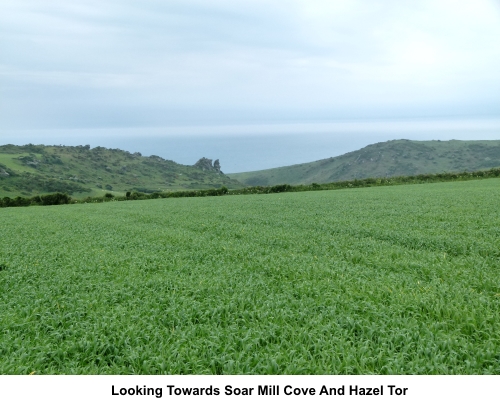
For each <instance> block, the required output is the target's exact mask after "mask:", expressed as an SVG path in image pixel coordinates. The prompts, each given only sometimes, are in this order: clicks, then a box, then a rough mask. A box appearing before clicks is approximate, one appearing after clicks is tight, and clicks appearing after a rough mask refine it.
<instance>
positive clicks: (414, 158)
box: [229, 140, 500, 186]
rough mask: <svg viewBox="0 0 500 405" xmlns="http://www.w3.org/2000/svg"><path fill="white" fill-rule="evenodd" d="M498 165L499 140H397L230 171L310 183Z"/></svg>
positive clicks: (254, 178) (261, 179)
mask: <svg viewBox="0 0 500 405" xmlns="http://www.w3.org/2000/svg"><path fill="white" fill-rule="evenodd" d="M492 167H500V140H498V141H408V140H397V141H389V142H381V143H376V144H373V145H369V146H367V147H365V148H363V149H360V150H357V151H354V152H349V153H346V154H344V155H341V156H338V157H332V158H328V159H323V160H318V161H316V162H311V163H304V164H298V165H293V166H285V167H279V168H276V169H269V170H260V171H254V172H245V173H233V174H229V176H230V177H231V178H232V179H235V180H238V181H240V182H242V183H244V184H246V185H250V186H255V185H261V186H266V185H275V184H284V183H287V184H312V183H330V182H333V181H339V180H353V179H363V178H368V177H391V176H410V175H416V174H427V173H443V172H459V171H474V170H481V169H489V168H492Z"/></svg>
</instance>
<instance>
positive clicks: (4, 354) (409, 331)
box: [0, 179, 500, 374]
mask: <svg viewBox="0 0 500 405" xmlns="http://www.w3.org/2000/svg"><path fill="white" fill-rule="evenodd" d="M499 203H500V180H499V179H488V180H477V181H469V182H454V183H439V184H426V185H408V186H394V187H377V188H365V189H354V190H339V191H318V192H303V193H282V194H269V195H245V196H243V195H241V196H223V197H207V198H181V199H159V200H148V201H125V202H110V203H104V204H86V205H85V204H82V205H66V206H49V207H28V208H4V209H2V210H0V296H1V300H0V325H1V335H0V373H2V374H30V373H37V374H61V373H64V374H131V373H134V374H160V373H167V374H220V373H224V374H249V373H252V374H332V373H333V374H372V373H376V374H499V373H500V243H499V241H500V204H499Z"/></svg>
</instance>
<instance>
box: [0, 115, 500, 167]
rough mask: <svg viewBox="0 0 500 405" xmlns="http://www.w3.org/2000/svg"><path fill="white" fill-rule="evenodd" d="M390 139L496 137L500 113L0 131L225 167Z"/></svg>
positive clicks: (288, 160)
mask: <svg viewBox="0 0 500 405" xmlns="http://www.w3.org/2000/svg"><path fill="white" fill-rule="evenodd" d="M393 139H411V140H442V141H445V140H450V139H458V140H488V139H500V119H488V120H451V121H450V120H446V121H445V120H440V121H436V120H434V121H390V122H387V121H384V122H355V123H352V122H350V123H319V124H318V123H314V124H281V125H247V126H218V127H213V126H212V127H173V128H101V129H68V130H61V129H57V130H40V131H33V130H30V131H6V130H3V131H0V145H2V144H7V143H13V144H17V145H24V144H27V143H33V144H45V145H60V144H61V145H86V144H90V146H91V147H96V146H103V147H107V148H119V149H123V150H127V151H129V152H140V153H142V154H143V155H145V156H149V155H158V156H161V157H163V158H165V159H170V160H173V161H175V162H178V163H182V164H187V165H192V164H194V163H195V162H196V161H197V160H198V159H200V158H201V157H206V158H209V159H214V160H215V159H219V160H220V163H221V167H222V171H223V172H225V173H237V172H243V171H253V170H261V169H269V168H273V167H280V166H286V165H292V164H298V163H305V162H311V161H315V160H319V159H325V158H329V157H332V156H338V155H341V154H344V153H347V152H350V151H353V150H356V149H360V148H362V147H364V146H367V145H369V144H373V143H377V142H384V141H389V140H393Z"/></svg>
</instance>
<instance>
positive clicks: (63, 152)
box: [0, 145, 243, 197]
mask: <svg viewBox="0 0 500 405" xmlns="http://www.w3.org/2000/svg"><path fill="white" fill-rule="evenodd" d="M222 186H225V187H227V188H241V187H243V185H242V184H241V183H239V182H238V181H237V180H233V179H230V178H229V177H227V176H226V175H225V174H224V173H222V172H221V171H220V164H219V162H218V160H216V161H215V162H214V163H213V164H212V161H211V160H210V159H206V158H202V159H200V160H199V161H198V162H197V163H195V165H193V166H187V165H181V164H178V163H175V162H173V161H171V160H165V159H163V158H161V157H159V156H148V157H145V156H142V155H141V154H140V153H138V152H137V153H129V152H126V151H123V150H120V149H107V148H102V147H95V148H90V146H89V145H86V146H44V145H25V146H16V145H3V146H0V197H14V196H18V195H23V196H32V195H37V194H44V193H53V192H64V193H68V194H71V195H74V196H88V195H102V194H103V193H105V192H113V193H114V194H118V195H120V194H123V193H125V192H126V191H128V190H136V191H142V192H155V191H166V190H186V189H206V188H219V187H222Z"/></svg>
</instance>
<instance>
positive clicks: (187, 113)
mask: <svg viewBox="0 0 500 405" xmlns="http://www.w3.org/2000/svg"><path fill="white" fill-rule="evenodd" d="M1 8H2V12H1V13H0V27H2V28H1V31H0V46H1V48H2V54H1V55H2V56H0V86H1V87H2V94H3V95H2V99H0V103H1V104H0V118H1V119H2V121H3V122H4V125H6V126H11V127H23V126H24V125H27V123H30V125H33V126H37V125H39V126H50V125H61V124H62V123H63V122H64V125H70V126H76V127H77V126H82V125H83V126H92V125H95V126H102V125H113V126H116V125H119V124H120V121H121V123H122V125H132V124H134V123H135V124H136V125H147V124H148V123H151V124H152V125H156V124H167V123H169V122H172V121H175V120H177V121H183V122H189V120H199V121H203V120H207V119H208V120H218V121H219V122H220V123H224V122H225V121H231V120H234V119H235V117H239V119H244V120H259V119H264V118H265V119H269V118H270V117H273V116H274V117H278V118H279V119H282V120H286V119H292V120H293V119H297V118H300V117H302V119H310V118H314V117H315V118H322V119H331V118H339V117H340V118H342V117H347V116H358V117H364V116H376V115H377V114H379V115H383V116H390V115H391V114H392V115H398V116H399V115H407V116H412V115H422V114H428V113H432V114H442V115H447V114H450V113H453V112H456V113H461V112H464V113H465V112H466V111H469V112H470V113H474V114H480V113H481V112H483V113H489V114H491V113H495V112H496V113H500V111H499V108H498V106H499V105H500V91H499V90H500V77H499V75H498V71H500V43H499V41H498V38H500V12H499V9H498V2H494V1H490V0H477V1H474V2H470V1H465V0H453V1H451V0H432V1H431V0H422V1H419V2H416V3H408V2H400V1H396V0H386V1H374V0H370V1H369V0H344V1H326V0H308V1H304V0H291V1H279V0H272V1H270V0H267V1H263V0H241V1H238V2H234V1H229V0H214V1H211V2H206V1H199V0H183V1H178V0H171V1H169V2H164V1H160V0H145V1H142V2H138V1H131V0H123V1H110V0H102V1H94V0H85V1H84V0H79V1H72V2H67V1H61V0H46V1H44V2H39V1H33V0H15V1H14V0H4V2H3V3H2V6H1ZM207 117H208V118H207Z"/></svg>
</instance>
